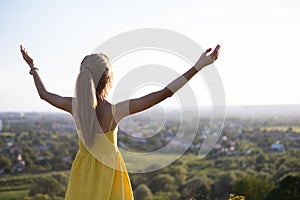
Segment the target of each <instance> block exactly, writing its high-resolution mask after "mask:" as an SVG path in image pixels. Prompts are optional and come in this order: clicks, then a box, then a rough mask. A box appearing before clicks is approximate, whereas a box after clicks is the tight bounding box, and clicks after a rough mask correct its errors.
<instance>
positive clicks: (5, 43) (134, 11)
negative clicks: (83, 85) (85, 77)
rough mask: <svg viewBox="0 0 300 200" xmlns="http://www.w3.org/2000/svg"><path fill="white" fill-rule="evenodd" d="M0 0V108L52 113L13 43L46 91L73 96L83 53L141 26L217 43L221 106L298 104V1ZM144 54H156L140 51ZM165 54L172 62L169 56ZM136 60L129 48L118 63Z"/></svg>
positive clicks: (201, 91)
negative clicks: (26, 57)
mask: <svg viewBox="0 0 300 200" xmlns="http://www.w3.org/2000/svg"><path fill="white" fill-rule="evenodd" d="M0 5H1V6H0V16H1V17H0V25H1V32H0V44H1V46H0V55H1V62H0V76H1V78H0V95H1V99H0V111H1V112H2V111H55V112H56V111H59V110H58V109H56V108H54V107H52V106H51V105H49V104H47V103H46V102H44V101H42V100H41V99H39V96H38V93H37V91H36V89H35V87H34V82H33V78H32V76H30V75H29V73H28V71H29V68H28V66H27V65H26V64H25V62H24V61H23V60H22V57H21V55H20V52H19V45H20V44H23V45H24V46H25V47H26V48H27V50H28V51H29V54H30V55H31V56H32V57H33V58H34V61H35V63H36V66H38V68H39V69H40V76H41V78H42V80H43V82H44V84H45V86H46V88H47V90H48V91H50V92H53V93H57V94H59V95H62V96H73V91H74V84H75V80H76V77H77V74H78V72H79V65H80V62H81V60H82V59H83V58H84V56H85V55H87V54H90V53H91V52H92V51H93V50H94V49H95V48H96V47H97V46H98V45H100V44H101V43H103V42H104V41H106V40H108V39H110V38H111V37H113V36H115V35H118V34H121V33H123V32H126V31H131V30H135V29H141V28H161V29H168V30H172V31H176V32H178V33H180V34H183V35H185V36H187V37H189V38H190V39H192V40H193V41H195V42H196V43H197V44H199V45H200V46H201V47H202V48H203V49H206V48H209V47H214V46H215V45H216V44H220V45H221V52H220V56H219V58H218V60H217V61H216V63H215V66H216V68H217V70H218V72H219V74H220V77H221V79H222V83H223V86H224V90H225V95H226V105H277V104H299V102H300V93H299V92H298V91H299V80H300V79H299V75H300V69H299V68H300V61H299V46H300V38H299V36H300V25H299V24H300V2H299V1H296V0H272V1H271V0H251V1H238V0H226V1H217V0H212V1H202V0H189V1H180V0H164V1H160V0H152V1H137V0H128V1H116V0H110V1H100V0H98V1H96V0H94V1H92V0H87V1H71V0H69V1H58V0H52V1H33V0H28V1H8V0H6V1H1V3H0ZM156 53H157V52H156ZM149 54H151V55H153V56H155V55H156V54H155V52H152V53H151V52H150V53H149V52H148V53H147V52H144V56H145V55H149ZM199 55H200V54H199ZM130 56H133V58H132V59H130ZM135 56H136V57H137V56H138V54H137V55H135ZM139 57H140V56H139ZM167 57H168V56H167V55H165V58H166V59H167ZM126 59H127V61H126ZM176 59H178V58H174V60H176ZM168 60H169V62H168V64H170V63H174V60H173V61H172V58H171V57H170V56H169V57H168ZM140 61H141V60H139V61H138V59H134V54H133V55H129V56H128V58H124V59H123V61H122V60H120V61H119V65H124V64H126V65H131V66H138V65H139V63H138V62H140ZM135 62H136V63H135ZM149 62H151V60H149ZM155 62H156V63H165V61H164V56H163V55H162V54H160V55H157V59H156V61H155ZM176 63H177V64H178V63H180V64H182V66H181V67H177V66H176V67H177V68H178V71H180V72H184V70H183V69H185V70H187V69H188V68H189V67H190V66H189V65H188V64H187V63H184V62H180V61H178V62H176ZM115 65H118V63H115ZM113 67H114V65H113ZM176 67H175V68H176ZM179 68H180V69H179ZM116 69H118V67H116ZM126 69H127V68H126ZM128 69H131V70H132V68H129V66H128ZM118 74H119V75H118ZM116 75H118V76H119V77H118V76H117V77H116V79H115V84H117V83H118V80H120V78H121V75H120V73H118V70H116ZM193 81H194V82H192V83H191V85H192V87H193V89H194V90H198V91H197V92H195V94H196V96H197V99H198V101H199V105H209V104H210V102H209V101H210V98H209V92H208V91H206V90H207V89H205V84H204V83H203V80H201V79H199V80H193ZM198 84H199V85H201V84H202V86H201V87H200V86H199V85H198ZM198 86H199V87H198ZM152 89H153V88H152ZM135 93H136V94H140V93H139V92H135Z"/></svg>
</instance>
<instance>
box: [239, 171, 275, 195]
mask: <svg viewBox="0 0 300 200" xmlns="http://www.w3.org/2000/svg"><path fill="white" fill-rule="evenodd" d="M273 188H274V184H272V183H270V182H268V181H265V180H262V179H259V178H256V177H250V176H247V177H243V178H240V179H239V180H237V181H236V182H235V183H234V186H233V191H234V194H238V195H243V196H245V198H246V199H251V200H264V199H265V197H266V196H267V195H268V193H269V192H270V191H271V190H272V189H273Z"/></svg>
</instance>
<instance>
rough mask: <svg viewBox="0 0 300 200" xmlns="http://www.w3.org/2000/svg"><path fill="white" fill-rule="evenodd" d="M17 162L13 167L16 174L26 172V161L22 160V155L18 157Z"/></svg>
mask: <svg viewBox="0 0 300 200" xmlns="http://www.w3.org/2000/svg"><path fill="white" fill-rule="evenodd" d="M17 160H18V161H17V162H16V163H14V165H13V170H14V172H23V171H24V170H25V161H24V160H23V158H22V155H21V154H18V156H17Z"/></svg>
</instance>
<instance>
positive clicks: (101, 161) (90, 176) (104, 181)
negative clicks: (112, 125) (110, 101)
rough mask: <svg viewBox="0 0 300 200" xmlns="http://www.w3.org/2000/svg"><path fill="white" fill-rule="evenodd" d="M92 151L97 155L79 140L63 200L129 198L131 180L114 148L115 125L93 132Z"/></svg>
mask: <svg viewBox="0 0 300 200" xmlns="http://www.w3.org/2000/svg"><path fill="white" fill-rule="evenodd" d="M79 140H80V139H79ZM91 151H92V154H93V155H96V157H94V156H93V155H92V154H91V153H90V151H89V150H88V149H87V148H86V147H85V146H84V144H83V143H82V141H81V140H80V141H79V150H78V152H77V154H76V157H75V160H74V162H73V164H72V168H71V173H70V180H69V184H68V188H67V192H66V196H65V200H132V199H133V193H132V188H131V183H130V179H129V176H128V173H127V171H126V166H125V163H124V160H123V157H122V155H121V153H120V151H119V149H118V147H117V128H116V129H115V130H112V131H109V132H107V133H104V134H96V136H95V141H94V145H93V147H92V150H91Z"/></svg>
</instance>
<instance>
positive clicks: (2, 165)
mask: <svg viewBox="0 0 300 200" xmlns="http://www.w3.org/2000/svg"><path fill="white" fill-rule="evenodd" d="M0 169H3V170H4V171H5V173H11V172H12V163H11V161H10V160H9V159H8V158H6V157H5V156H3V155H0Z"/></svg>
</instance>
